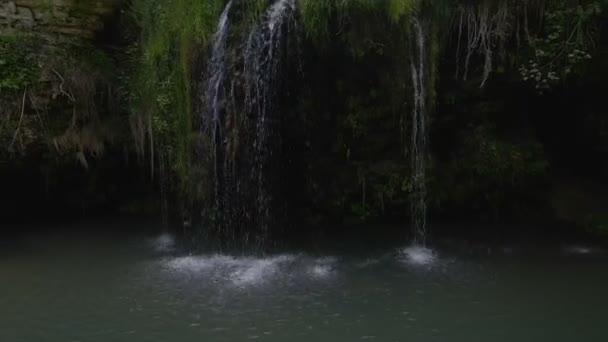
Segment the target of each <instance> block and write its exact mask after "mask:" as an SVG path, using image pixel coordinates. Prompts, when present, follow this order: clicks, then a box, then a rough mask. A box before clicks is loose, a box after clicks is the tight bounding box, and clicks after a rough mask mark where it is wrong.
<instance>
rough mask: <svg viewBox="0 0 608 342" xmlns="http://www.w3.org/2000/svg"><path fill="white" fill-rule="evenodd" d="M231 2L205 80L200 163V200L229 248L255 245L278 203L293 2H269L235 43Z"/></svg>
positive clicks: (264, 233) (262, 241)
mask: <svg viewBox="0 0 608 342" xmlns="http://www.w3.org/2000/svg"><path fill="white" fill-rule="evenodd" d="M233 1H234V0H231V1H230V2H228V3H227V5H226V7H225V9H224V11H223V12H222V14H221V16H220V19H219V22H218V25H217V30H216V33H215V35H214V38H213V46H212V48H213V51H212V54H211V59H210V61H209V65H208V67H207V74H206V79H205V80H204V83H203V84H204V89H203V91H204V93H203V95H202V100H203V103H204V106H203V113H202V116H201V119H202V122H203V125H202V127H203V132H202V133H203V140H202V142H203V148H204V151H205V153H206V154H205V155H204V156H203V157H204V159H203V161H206V162H207V163H208V165H209V167H208V169H209V170H211V174H210V177H209V179H210V180H211V181H212V183H210V184H208V185H207V186H208V190H209V195H210V196H209V198H208V200H206V201H207V202H206V203H207V205H209V207H211V208H210V209H211V210H212V212H211V214H212V215H213V213H215V214H216V215H214V216H213V220H214V222H213V223H212V225H214V226H216V227H215V228H217V229H216V230H215V231H216V233H217V234H219V235H220V236H222V237H224V238H227V239H228V240H229V241H228V243H229V244H230V245H232V246H239V245H241V246H253V247H256V248H259V249H261V248H262V245H264V244H266V243H267V242H268V235H269V232H268V230H269V229H268V228H269V226H270V225H271V222H273V223H274V222H275V221H276V220H277V218H280V216H281V212H280V210H281V209H282V208H283V206H282V204H281V203H280V201H279V200H278V196H277V192H278V191H282V188H283V187H282V185H281V184H282V180H281V175H282V172H283V170H282V134H281V131H282V127H281V126H282V120H283V118H282V109H283V108H282V105H281V104H282V101H283V98H284V95H285V90H284V88H285V86H286V77H287V71H288V69H287V67H288V61H287V56H288V55H289V51H288V50H289V47H290V46H289V34H290V32H291V31H292V28H293V27H294V26H295V5H296V0H277V1H275V2H273V3H272V5H270V7H268V9H267V10H266V11H265V12H264V13H263V14H262V16H261V19H260V21H259V22H258V23H256V24H254V25H253V27H252V28H251V31H249V34H246V35H245V36H244V37H243V38H244V43H243V44H242V45H241V46H239V45H234V46H230V45H231V44H230V42H229V40H232V39H233V36H232V35H230V38H229V31H230V25H231V23H230V18H229V15H230V13H232V12H234V13H235V15H237V16H238V15H239V13H241V12H240V10H241V9H240V8H238V9H237V8H236V7H237V6H240V5H241V3H240V2H237V1H234V5H233ZM233 7H234V8H235V10H234V11H232V8H233ZM236 37H239V33H238V32H235V34H234V38H236Z"/></svg>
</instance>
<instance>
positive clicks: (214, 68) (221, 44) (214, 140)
mask: <svg viewBox="0 0 608 342" xmlns="http://www.w3.org/2000/svg"><path fill="white" fill-rule="evenodd" d="M231 8H232V0H230V1H229V2H228V4H226V7H225V8H224V11H223V12H222V14H221V16H220V19H219V22H218V24H217V29H216V32H215V35H214V36H213V50H212V55H211V59H210V62H209V65H208V67H207V75H208V77H209V78H208V79H207V80H206V82H205V83H206V86H205V93H204V103H205V110H204V112H203V115H204V117H203V127H204V130H205V132H204V133H205V135H206V136H207V137H209V138H210V139H209V140H210V145H211V151H213V166H214V167H213V171H214V176H215V200H216V206H218V207H219V201H220V199H221V196H220V187H221V183H222V181H223V180H224V179H225V177H223V175H222V173H223V168H222V167H221V165H220V162H221V161H222V159H223V158H222V154H223V153H222V149H223V148H222V145H223V140H224V137H223V125H224V120H223V118H222V112H223V110H224V103H223V102H225V101H224V92H223V84H224V82H225V75H226V45H227V41H228V32H229V26H230V21H229V18H228V14H229V13H230V9H231Z"/></svg>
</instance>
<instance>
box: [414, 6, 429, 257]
mask: <svg viewBox="0 0 608 342" xmlns="http://www.w3.org/2000/svg"><path fill="white" fill-rule="evenodd" d="M411 25H412V40H411V41H412V48H411V56H410V63H411V73H412V86H413V89H414V101H413V109H412V119H411V120H412V122H411V125H412V134H411V139H412V141H411V160H412V166H411V167H412V194H411V216H412V228H413V229H414V239H415V243H417V244H421V245H424V244H425V239H426V120H427V103H428V99H427V97H428V93H427V85H428V77H429V75H428V71H427V68H428V66H427V65H426V61H427V58H428V56H427V54H428V53H427V51H428V47H427V41H426V29H425V27H424V24H422V23H421V22H420V20H419V19H418V18H416V17H413V18H412V23H411Z"/></svg>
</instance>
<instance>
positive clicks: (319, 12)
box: [299, 0, 421, 41]
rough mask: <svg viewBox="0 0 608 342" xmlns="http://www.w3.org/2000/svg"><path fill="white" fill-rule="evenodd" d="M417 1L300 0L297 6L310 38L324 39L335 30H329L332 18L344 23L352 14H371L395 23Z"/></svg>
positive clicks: (408, 12)
mask: <svg viewBox="0 0 608 342" xmlns="http://www.w3.org/2000/svg"><path fill="white" fill-rule="evenodd" d="M420 2H421V0H383V1H378V0H301V1H300V3H299V6H300V13H301V16H302V21H303V26H304V30H305V32H306V34H307V35H308V37H309V38H311V39H313V40H314V41H325V40H328V39H329V38H330V35H331V34H332V33H333V34H335V32H331V26H332V23H331V22H332V20H337V22H338V24H339V25H342V26H343V25H346V24H348V22H349V19H350V18H351V17H352V16H357V15H359V16H360V15H362V14H363V15H370V14H372V15H378V20H382V19H388V20H390V21H391V22H392V23H395V24H396V23H399V21H400V20H401V19H402V18H404V17H407V16H408V15H410V14H411V13H412V11H413V10H414V9H416V8H417V6H418V5H419V3H420ZM378 22H379V21H378ZM378 22H377V23H378ZM339 29H340V28H338V30H339Z"/></svg>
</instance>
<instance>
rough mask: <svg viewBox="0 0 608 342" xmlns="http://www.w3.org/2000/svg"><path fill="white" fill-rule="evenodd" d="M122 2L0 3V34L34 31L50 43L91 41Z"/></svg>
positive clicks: (27, 0)
mask: <svg viewBox="0 0 608 342" xmlns="http://www.w3.org/2000/svg"><path fill="white" fill-rule="evenodd" d="M121 2H122V0H10V1H7V0H1V2H0V34H7V33H11V32H15V31H34V32H36V34H37V35H39V36H40V37H43V38H45V39H47V40H50V41H65V40H70V41H74V42H78V41H83V40H85V41H86V40H91V39H92V38H94V37H95V34H96V33H97V32H99V31H101V30H102V29H103V28H104V18H106V17H107V16H109V15H111V13H112V12H114V11H115V10H116V9H117V8H118V7H119V6H120V3H121Z"/></svg>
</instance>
